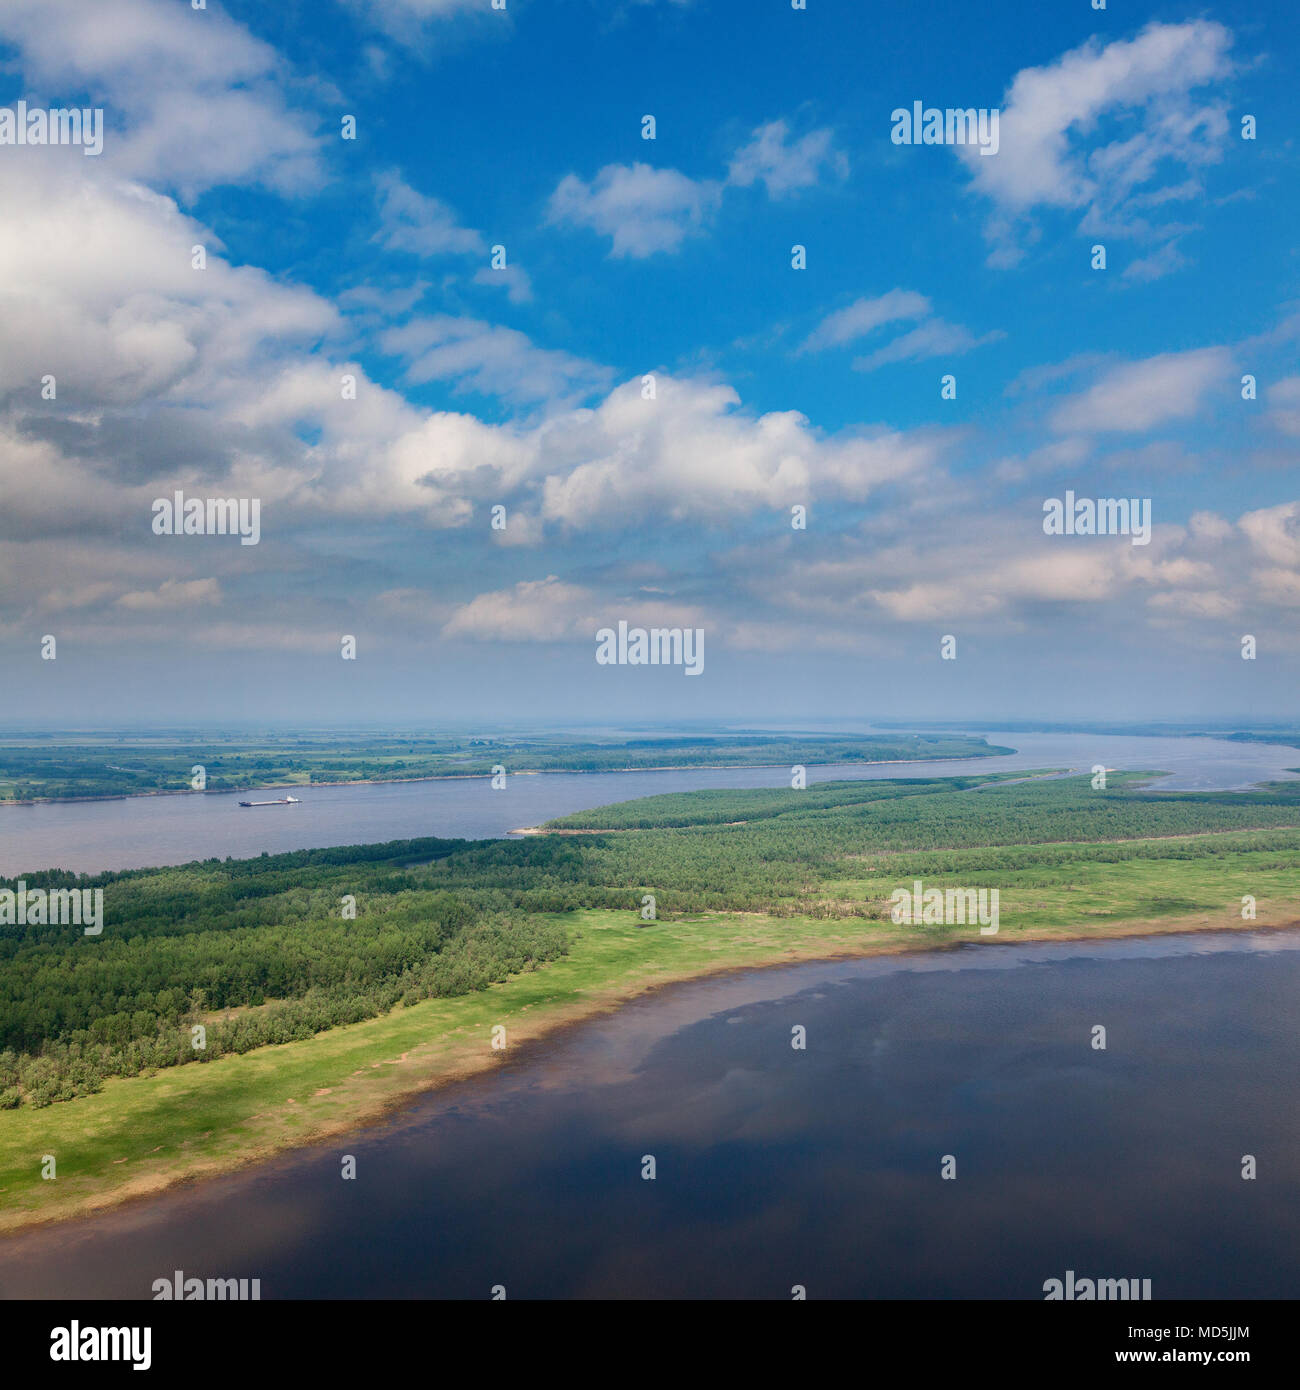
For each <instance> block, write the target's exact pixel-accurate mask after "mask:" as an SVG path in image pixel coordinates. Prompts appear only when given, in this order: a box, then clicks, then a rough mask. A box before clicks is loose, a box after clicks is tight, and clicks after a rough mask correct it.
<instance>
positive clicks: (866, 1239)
mask: <svg viewBox="0 0 1300 1390" xmlns="http://www.w3.org/2000/svg"><path fill="white" fill-rule="evenodd" d="M1298 991H1300V932H1292V931H1278V932H1255V933H1249V934H1246V933H1214V934H1201V935H1194V936H1179V937H1165V938H1149V939H1145V940H1143V939H1135V940H1130V941H1115V942H1105V943H1088V944H1072V945H1071V944H1063V945H1039V946H1035V945H1022V946H1005V945H1000V944H996V945H995V944H976V945H970V946H964V947H961V948H959V949H957V950H952V951H946V952H941V953H932V954H928V955H913V956H906V957H893V958H882V959H876V960H866V961H857V962H840V963H830V964H818V965H805V966H797V967H788V968H781V969H777V970H767V971H751V972H748V973H745V974H738V975H731V976H723V977H718V978H715V979H712V980H704V981H698V982H695V983H692V984H688V985H682V986H676V987H673V988H670V989H667V990H664V991H661V992H660V993H658V994H657V995H653V996H649V997H647V998H645V999H643V1000H641V1001H639V1002H637V1003H634V1004H632V1005H630V1006H628V1007H626V1008H624V1009H622V1010H621V1011H619V1012H618V1013H616V1014H613V1015H611V1016H609V1017H607V1018H603V1019H601V1020H599V1021H596V1022H592V1023H588V1024H584V1025H581V1026H579V1027H576V1028H573V1029H571V1030H568V1031H567V1032H565V1033H562V1034H560V1035H558V1036H557V1037H556V1038H555V1039H553V1040H552V1041H550V1042H543V1043H539V1044H537V1045H535V1046H533V1047H531V1048H528V1049H525V1050H522V1051H521V1052H520V1053H519V1054H518V1055H517V1056H515V1057H514V1058H512V1059H511V1060H510V1061H508V1062H507V1063H506V1064H504V1065H503V1066H502V1068H501V1069H500V1070H498V1071H497V1072H495V1073H493V1074H492V1075H491V1076H489V1077H485V1078H481V1079H479V1080H478V1081H476V1082H473V1083H465V1084H463V1085H458V1086H456V1087H454V1088H449V1089H445V1090H443V1091H441V1092H437V1093H433V1094H431V1095H429V1096H427V1097H425V1098H424V1099H422V1100H420V1101H418V1102H416V1103H415V1104H414V1105H413V1106H411V1107H410V1108H409V1109H407V1110H405V1111H403V1112H401V1113H400V1114H399V1115H398V1116H397V1117H395V1118H394V1119H393V1120H391V1121H389V1122H386V1123H385V1124H383V1125H381V1126H378V1127H376V1128H372V1129H369V1130H366V1131H362V1132H359V1133H357V1134H355V1135H353V1136H350V1137H348V1138H346V1139H344V1140H341V1141H331V1142H330V1144H329V1145H328V1146H323V1147H320V1148H316V1149H312V1150H307V1151H302V1152H300V1153H298V1154H296V1155H292V1156H288V1157H286V1158H284V1159H282V1160H278V1161H276V1162H274V1163H271V1164H268V1165H265V1166H262V1167H260V1168H258V1169H255V1170H250V1171H249V1172H247V1173H242V1174H235V1175H232V1176H230V1177H228V1178H222V1179H218V1180H215V1181H211V1182H207V1183H204V1184H200V1185H197V1186H193V1187H190V1188H188V1189H184V1190H180V1191H177V1192H174V1193H170V1194H166V1195H164V1196H163V1197H161V1198H158V1199H153V1200H151V1201H149V1202H147V1203H143V1204H140V1205H137V1206H133V1207H128V1208H124V1209H122V1210H119V1211H117V1212H113V1213H109V1214H107V1215H105V1216H103V1217H99V1218H95V1219H93V1220H90V1221H87V1222H84V1223H80V1224H78V1225H75V1226H71V1227H65V1228H61V1229H55V1230H52V1231H48V1232H43V1233H42V1232H37V1233H33V1234H31V1235H28V1236H24V1237H19V1238H17V1239H13V1240H10V1241H8V1242H5V1243H0V1293H3V1294H4V1295H6V1296H9V1297H13V1296H18V1295H27V1296H55V1295H57V1296H70V1297H83V1296H84V1297H121V1298H147V1297H150V1296H151V1286H152V1284H153V1281H154V1280H155V1279H159V1278H162V1277H167V1278H170V1277H171V1276H172V1274H173V1271H175V1270H182V1271H184V1272H185V1274H186V1275H189V1276H191V1277H193V1276H198V1277H204V1278H206V1277H245V1278H258V1279H260V1280H261V1292H262V1297H263V1298H322V1297H334V1298H358V1297H360V1298H379V1297H388V1298H430V1297H436V1298H478V1299H486V1298H489V1297H491V1296H492V1289H493V1287H494V1286H498V1285H499V1286H503V1287H504V1288H505V1290H506V1294H507V1296H508V1297H509V1298H548V1297H549V1298H588V1297H684V1298H713V1297H719V1298H721V1297H733V1298H777V1299H787V1298H789V1297H791V1290H792V1289H793V1288H794V1286H796V1285H802V1286H804V1287H805V1288H806V1290H807V1296H808V1297H810V1298H836V1297H838V1298H1012V1299H1026V1298H1027V1299H1040V1298H1042V1297H1043V1284H1044V1281H1046V1280H1048V1279H1052V1278H1060V1279H1064V1278H1065V1275H1066V1271H1067V1270H1073V1271H1074V1272H1075V1276H1076V1278H1084V1277H1087V1278H1141V1279H1150V1280H1151V1286H1152V1295H1153V1297H1154V1298H1155V1299H1157V1300H1159V1299H1164V1298H1294V1297H1296V1296H1297V1295H1300V1106H1298V1105H1297V1104H1296V1101H1297V1094H1296V1092H1297V1069H1298V1064H1297V1058H1300V1010H1297V1008H1296V1000H1297V993H1298ZM796 1025H800V1026H802V1027H804V1028H805V1029H806V1030H807V1047H806V1050H802V1051H798V1050H795V1049H793V1048H792V1047H791V1037H792V1032H791V1030H792V1029H793V1028H794V1027H795V1026H796ZM1095 1025H1102V1026H1103V1027H1104V1028H1105V1029H1106V1035H1107V1036H1106V1042H1107V1046H1106V1049H1105V1050H1104V1051H1100V1050H1095V1049H1094V1048H1093V1047H1092V1045H1091V1040H1092V1030H1093V1028H1094V1026H1095ZM344 1154H352V1155H354V1156H355V1159H356V1164H357V1176H356V1179H355V1180H354V1181H343V1180H342V1178H341V1177H340V1161H341V1156H342V1155H344ZM1247 1154H1250V1155H1254V1157H1255V1161H1256V1163H1257V1165H1258V1169H1257V1171H1258V1177H1257V1178H1255V1179H1254V1180H1252V1181H1245V1180H1243V1178H1242V1175H1241V1174H1242V1161H1243V1155H1247ZM647 1155H652V1156H653V1157H654V1160H655V1164H656V1176H655V1177H654V1179H653V1180H646V1179H645V1178H643V1177H642V1172H643V1164H644V1161H645V1157H646V1156H647ZM945 1155H950V1156H951V1157H952V1158H953V1160H954V1161H955V1165H956V1177H955V1178H954V1179H951V1180H945V1179H943V1178H942V1177H941V1176H940V1168H941V1163H942V1162H943V1161H944V1156H945Z"/></svg>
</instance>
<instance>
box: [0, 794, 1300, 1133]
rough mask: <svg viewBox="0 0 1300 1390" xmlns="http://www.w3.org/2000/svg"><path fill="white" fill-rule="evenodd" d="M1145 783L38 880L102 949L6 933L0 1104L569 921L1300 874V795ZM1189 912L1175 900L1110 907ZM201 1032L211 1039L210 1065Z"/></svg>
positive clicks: (746, 811)
mask: <svg viewBox="0 0 1300 1390" xmlns="http://www.w3.org/2000/svg"><path fill="white" fill-rule="evenodd" d="M1147 780H1149V779H1148V778H1144V777H1143V776H1139V775H1137V774H1115V775H1113V776H1112V778H1111V781H1110V786H1109V788H1108V789H1107V790H1105V791H1094V790H1093V789H1092V788H1091V786H1090V781H1089V778H1087V777H1054V778H1040V779H1033V780H1028V781H1025V780H1006V779H997V778H995V777H991V776H980V775H971V776H966V777H958V778H945V779H904V780H897V781H896V780H889V781H859V782H839V783H826V784H821V785H817V786H814V787H810V788H807V789H804V790H777V791H773V790H769V789H758V790H752V791H732V790H727V791H703V792H691V793H685V794H681V795H672V796H658V797H649V798H646V799H645V800H642V801H635V802H629V803H625V804H623V805H618V806H611V807H606V808H603V809H602V810H600V811H594V812H584V813H582V814H581V815H577V816H569V817H566V818H565V819H563V820H562V821H557V822H555V823H554V828H555V829H556V830H569V831H571V832H572V831H576V830H582V831H585V832H589V833H570V834H542V835H536V836H529V837H525V838H521V839H514V840H496V841H477V842H470V841H459V840H435V839H422V840H409V841H397V842H393V843H390V844H385V845H362V846H353V847H349V848H343V849H320V850H310V851H302V852H299V853H295V854H280V855H263V856H261V857H260V858H257V859H251V860H224V861H221V860H215V859H213V860H206V861H203V862H200V863H194V864H188V865H184V866H181V867H178V868H167V869H150V870H133V871H129V872H122V873H108V874H99V875H80V876H78V875H74V874H68V873H57V872H55V873H40V874H31V875H29V876H27V878H26V880H25V881H26V884H27V887H28V888H29V889H30V888H41V887H44V888H61V887H74V886H75V887H79V888H102V889H103V892H104V906H105V926H104V931H103V934H102V935H101V936H99V937H86V936H84V935H82V934H81V932H80V930H79V929H78V928H76V927H67V928H60V927H50V926H26V927H21V926H13V925H0V1105H3V1106H14V1105H18V1104H21V1103H29V1104H33V1105H43V1104H48V1103H50V1102H52V1101H56V1100H62V1099H67V1098H70V1097H71V1096H74V1095H77V1094H81V1093H84V1092H86V1091H93V1090H95V1089H98V1088H99V1087H100V1086H101V1085H102V1083H103V1081H104V1079H105V1078H107V1077H110V1076H121V1075H133V1074H137V1073H139V1072H142V1071H148V1070H150V1069H154V1068H160V1067H168V1066H175V1065H179V1064H181V1063H187V1062H204V1061H210V1060H212V1059H214V1058H216V1057H220V1056H222V1055H224V1054H226V1053H230V1052H244V1051H248V1050H249V1049H251V1048H253V1047H256V1046H260V1045H261V1044H264V1043H268V1042H282V1041H289V1040H292V1039H298V1038H305V1037H309V1036H311V1035H312V1034H313V1033H316V1032H319V1031H321V1030H322V1029H326V1028H330V1027H333V1026H336V1025H338V1024H342V1023H348V1022H355V1021H358V1020H360V1019H363V1018H368V1017H373V1016H375V1015H376V1014H378V1013H382V1012H384V1011H387V1010H389V1009H392V1008H394V1007H397V1006H401V1005H404V1004H411V1003H414V1002H416V1001H418V1000H420V999H425V998H431V997H437V996H445V995H452V994H463V993H465V992H467V991H470V990H475V989H482V988H485V987H486V986H487V985H488V984H490V983H492V982H493V981H498V980H502V979H504V978H506V976H507V975H509V974H514V973H517V972H520V971H524V970H531V969H535V968H538V967H542V966H544V965H545V963H546V962H548V961H551V960H554V959H556V958H557V957H558V956H560V955H562V954H564V953H565V951H566V949H567V942H568V936H567V930H566V926H565V919H566V914H569V913H572V912H574V911H576V910H579V909H586V908H604V909H616V910H626V911H627V912H629V913H630V914H632V913H636V912H637V911H638V910H639V908H640V905H641V899H642V895H643V894H645V893H647V892H649V893H653V894H654V895H655V897H656V899H657V904H658V910H659V913H660V914H661V916H662V915H672V914H683V913H691V912H700V911H708V910H713V911H718V910H721V911H727V912H760V913H773V914H786V915H789V914H792V913H801V914H808V915H813V916H834V917H852V916H863V917H880V916H882V915H883V914H884V913H885V912H886V911H887V906H886V903H887V897H888V892H889V889H890V887H891V886H892V885H895V884H897V883H899V882H906V881H909V880H910V879H911V877H912V876H914V875H916V876H920V875H931V876H935V875H945V874H954V873H959V872H960V873H964V874H967V875H971V874H979V875H981V876H982V878H981V881H982V882H989V881H990V875H992V876H993V879H992V881H993V882H994V883H995V884H997V883H1002V884H1004V885H1007V886H1011V885H1019V886H1021V887H1024V886H1032V885H1034V884H1041V885H1055V886H1056V887H1061V886H1062V885H1064V888H1065V889H1067V890H1068V891H1070V892H1076V893H1077V892H1085V893H1086V892H1088V891H1089V883H1090V881H1091V882H1094V884H1095V883H1096V882H1100V881H1101V879H1102V878H1103V877H1105V876H1106V875H1109V879H1108V881H1114V882H1116V883H1119V885H1120V886H1119V887H1118V888H1117V889H1116V891H1117V892H1118V893H1119V894H1120V897H1119V898H1118V899H1117V901H1118V902H1119V904H1120V907H1121V909H1123V908H1124V906H1125V903H1126V901H1127V900H1125V899H1124V898H1123V892H1124V891H1125V890H1124V889H1123V884H1122V878H1123V869H1124V865H1126V864H1132V863H1135V862H1137V861H1147V862H1163V863H1168V864H1170V865H1175V864H1177V863H1178V862H1180V861H1182V862H1184V863H1188V864H1190V863H1191V862H1192V861H1199V862H1201V863H1206V862H1209V861H1215V862H1216V863H1217V862H1218V861H1222V862H1224V863H1228V862H1230V861H1231V860H1232V858H1233V856H1236V857H1237V859H1238V860H1239V861H1240V863H1241V864H1242V865H1245V866H1247V867H1248V868H1249V870H1250V872H1251V873H1252V874H1263V873H1268V874H1270V875H1276V874H1278V873H1284V874H1286V875H1290V874H1291V873H1293V872H1294V870H1295V868H1296V867H1297V866H1300V783H1279V784H1275V785H1273V786H1270V787H1267V788H1262V789H1259V790H1256V791H1253V792H1246V793H1227V792H1219V793H1161V792H1156V791H1153V790H1150V789H1149V788H1148V787H1146V786H1145V785H1144V783H1145V781H1147ZM1090 876H1091V877H1090ZM1117 876H1118V877H1117ZM16 887H17V884H16V882H15V881H14V880H8V881H0V888H7V889H15V888H16ZM1163 891H1164V890H1162V892H1163ZM1237 891H1244V890H1237ZM349 899H353V900H355V913H356V915H355V919H353V918H350V917H347V916H345V915H344V907H345V902H346V900H349ZM1152 904H1155V907H1153V906H1152ZM1198 905H1199V904H1198V903H1197V902H1196V901H1195V900H1194V899H1191V898H1188V899H1187V900H1186V901H1183V899H1181V898H1179V896H1178V895H1177V894H1176V893H1172V894H1170V893H1165V895H1164V896H1163V897H1153V898H1150V899H1149V900H1147V899H1143V900H1133V901H1131V902H1128V907H1130V908H1132V909H1134V910H1141V911H1148V910H1156V908H1160V910H1169V911H1173V910H1177V909H1178V908H1179V907H1180V906H1181V907H1183V908H1185V909H1188V910H1190V907H1195V906H1198ZM195 1024H202V1025H203V1026H204V1027H205V1028H206V1030H207V1032H206V1048H205V1049H204V1050H202V1051H199V1050H196V1049H195V1048H194V1047H193V1046H192V1034H191V1031H190V1030H191V1028H192V1027H193V1026H194V1025H195Z"/></svg>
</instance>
